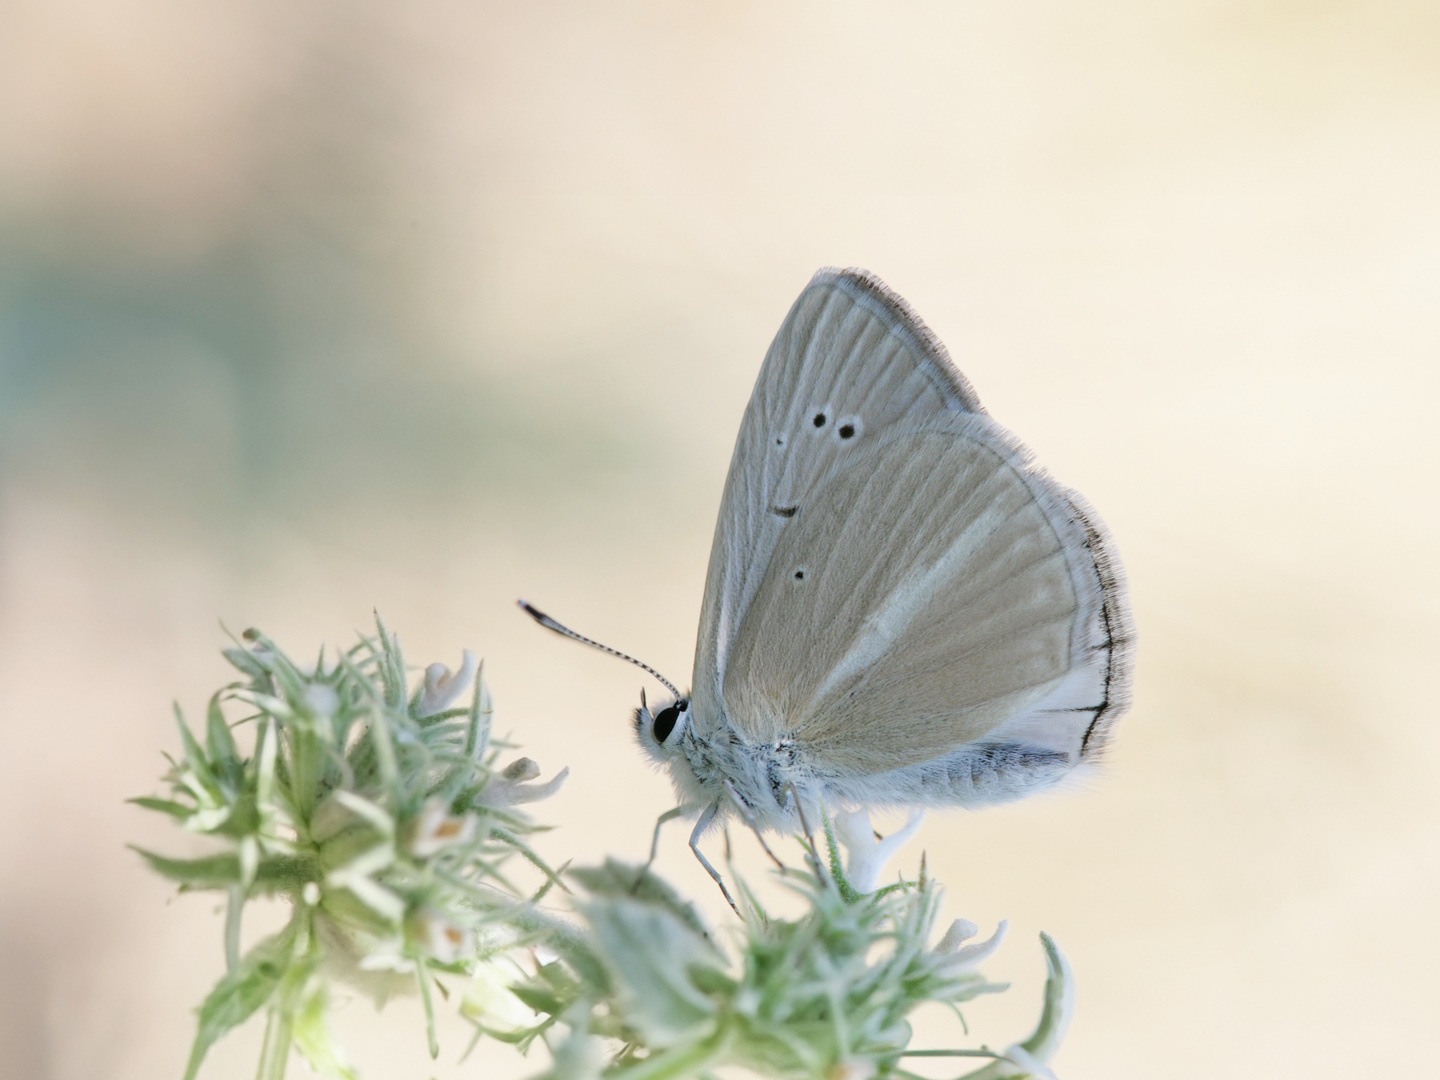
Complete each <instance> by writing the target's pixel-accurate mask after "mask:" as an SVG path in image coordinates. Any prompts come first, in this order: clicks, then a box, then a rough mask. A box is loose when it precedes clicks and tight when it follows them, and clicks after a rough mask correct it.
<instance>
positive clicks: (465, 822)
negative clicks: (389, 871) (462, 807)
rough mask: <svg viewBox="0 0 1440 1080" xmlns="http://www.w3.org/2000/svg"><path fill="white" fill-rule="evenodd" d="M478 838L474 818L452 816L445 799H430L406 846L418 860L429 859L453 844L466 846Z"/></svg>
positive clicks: (470, 816) (466, 815) (421, 812)
mask: <svg viewBox="0 0 1440 1080" xmlns="http://www.w3.org/2000/svg"><path fill="white" fill-rule="evenodd" d="M474 836H475V817H474V815H473V814H461V815H460V816H459V817H456V816H455V815H454V814H452V813H450V811H449V809H448V808H447V807H446V805H445V801H444V800H443V799H428V800H426V803H425V806H424V808H423V809H422V810H421V811H420V816H419V817H418V818H416V819H415V823H414V825H413V826H412V827H411V830H410V842H409V843H408V844H407V845H406V847H407V849H408V850H409V852H410V854H411V855H413V856H415V857H416V858H417V859H427V858H429V857H430V856H431V855H434V854H435V853H436V852H438V851H443V850H444V849H445V848H447V847H450V846H451V845H452V844H465V843H468V842H469V841H470V840H472V839H473V838H474Z"/></svg>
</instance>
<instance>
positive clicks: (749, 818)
mask: <svg viewBox="0 0 1440 1080" xmlns="http://www.w3.org/2000/svg"><path fill="white" fill-rule="evenodd" d="M725 790H726V791H727V792H729V794H730V801H731V802H733V803H734V804H735V809H736V810H738V811H739V813H740V816H741V817H742V818H744V819H745V824H746V825H749V826H750V831H751V832H753V833H754V834H755V839H756V840H759V841H760V847H761V848H763V849H764V851H765V854H766V855H769V856H770V861H771V862H773V863H774V864H775V865H776V866H777V867H779V868H780V870H781V871H782V872H783V871H784V870H785V869H787V868H786V866H785V864H784V863H783V862H781V861H780V859H779V858H778V857H777V856H776V854H775V852H773V851H771V850H770V845H769V844H767V843H766V842H765V836H764V834H763V833H762V832H761V831H760V826H759V825H757V824H755V815H754V813H752V812H751V810H750V807H748V806H746V805H745V802H744V800H742V799H741V798H740V793H739V792H738V791H736V790H735V785H734V784H732V783H730V781H729V780H726V781H725Z"/></svg>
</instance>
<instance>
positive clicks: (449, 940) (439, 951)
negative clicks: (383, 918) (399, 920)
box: [410, 908, 475, 964]
mask: <svg viewBox="0 0 1440 1080" xmlns="http://www.w3.org/2000/svg"><path fill="white" fill-rule="evenodd" d="M410 928H411V934H412V936H413V938H414V939H415V942H416V944H418V945H419V946H420V947H421V948H422V949H424V950H425V951H426V952H427V953H428V954H429V955H431V956H433V957H434V958H435V959H436V960H438V961H440V963H442V964H453V963H454V962H455V961H456V960H458V959H460V957H462V956H465V955H467V954H468V953H470V952H472V951H474V948H475V934H474V932H473V931H471V930H470V928H469V927H466V926H461V925H460V924H459V923H456V922H455V921H454V920H452V919H450V918H449V917H447V916H445V915H443V914H441V913H440V912H439V911H436V910H435V909H434V908H421V909H420V910H419V911H417V912H415V914H414V915H412V916H411V917H410Z"/></svg>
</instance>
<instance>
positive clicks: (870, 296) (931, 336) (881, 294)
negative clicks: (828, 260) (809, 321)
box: [805, 266, 985, 413]
mask: <svg viewBox="0 0 1440 1080" xmlns="http://www.w3.org/2000/svg"><path fill="white" fill-rule="evenodd" d="M828 284H834V285H837V286H839V287H840V288H842V289H844V290H845V291H846V292H848V293H849V294H850V295H851V296H852V297H854V298H855V299H856V300H859V301H860V302H862V303H864V304H866V305H867V306H870V307H872V308H877V309H879V310H880V312H882V313H883V315H884V317H885V319H886V321H887V322H889V323H890V326H891V333H893V334H897V335H900V336H904V337H907V338H909V339H910V342H909V343H910V346H911V348H913V349H914V350H915V352H916V353H917V354H918V355H919V356H922V357H924V358H925V359H927V360H929V361H930V364H931V365H932V366H933V371H932V372H931V373H932V374H934V375H936V376H939V377H940V378H941V379H942V380H943V382H944V386H943V387H941V388H938V389H941V392H942V394H946V396H947V397H948V396H952V395H953V396H954V397H955V398H958V399H959V404H960V405H961V406H962V407H963V408H964V409H965V410H966V411H967V412H974V413H984V412H985V408H984V406H982V405H981V404H980V398H979V395H977V394H976V393H975V388H974V387H972V386H971V385H970V380H969V379H967V378H965V376H964V375H962V374H961V373H960V369H959V368H957V367H956V366H955V362H954V361H953V360H951V359H950V352H949V350H948V349H946V348H945V344H944V342H942V341H941V340H940V339H939V338H938V337H936V336H935V332H934V331H933V330H931V329H930V327H928V326H927V325H925V320H924V319H922V318H921V317H920V316H919V315H918V314H917V313H916V312H915V309H914V308H912V307H911V306H910V305H909V304H908V303H907V302H906V301H905V298H904V297H903V296H901V295H900V294H899V293H897V292H895V291H894V290H893V289H891V288H890V286H888V285H886V284H885V282H883V281H881V280H880V279H879V278H878V277H876V276H875V275H874V274H872V273H871V272H870V271H869V270H865V269H863V268H861V267H859V266H847V267H845V268H844V269H841V268H839V267H835V266H826V267H822V268H821V269H819V270H817V271H816V272H815V276H814V277H812V278H811V279H810V284H809V285H807V286H806V287H805V288H806V291H807V292H808V291H809V290H810V289H813V288H815V287H816V286H817V285H828ZM947 391H948V393H946V392H947Z"/></svg>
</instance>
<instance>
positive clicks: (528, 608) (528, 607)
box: [515, 600, 545, 622]
mask: <svg viewBox="0 0 1440 1080" xmlns="http://www.w3.org/2000/svg"><path fill="white" fill-rule="evenodd" d="M515 603H516V604H518V605H519V607H520V610H521V611H523V612H525V614H526V615H529V616H530V617H531V618H532V619H534V620H535V621H536V622H539V621H540V620H541V619H544V618H545V613H544V612H543V611H541V610H540V609H539V608H537V607H535V606H533V605H532V604H531V603H530V602H529V601H528V600H516V601H515Z"/></svg>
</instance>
